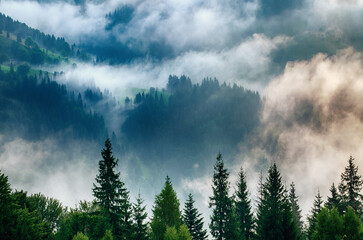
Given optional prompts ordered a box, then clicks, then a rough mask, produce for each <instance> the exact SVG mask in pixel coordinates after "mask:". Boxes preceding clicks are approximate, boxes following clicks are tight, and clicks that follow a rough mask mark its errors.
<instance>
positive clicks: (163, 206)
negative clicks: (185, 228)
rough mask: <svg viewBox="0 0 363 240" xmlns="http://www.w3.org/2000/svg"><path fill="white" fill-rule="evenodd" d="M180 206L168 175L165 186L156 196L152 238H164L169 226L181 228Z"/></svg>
mask: <svg viewBox="0 0 363 240" xmlns="http://www.w3.org/2000/svg"><path fill="white" fill-rule="evenodd" d="M179 207H180V204H179V200H178V198H177V195H176V192H175V190H174V189H173V185H172V184H171V181H170V178H169V176H167V177H166V180H165V185H164V188H163V189H162V190H161V193H160V194H159V195H157V196H156V198H155V205H154V208H153V218H152V219H151V230H152V231H151V238H152V239H153V240H163V239H164V234H165V233H166V229H167V228H168V227H170V228H172V227H174V228H175V229H179V227H180V225H181V223H182V219H181V213H180V209H179Z"/></svg>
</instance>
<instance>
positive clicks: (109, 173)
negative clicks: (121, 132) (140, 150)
mask: <svg viewBox="0 0 363 240" xmlns="http://www.w3.org/2000/svg"><path fill="white" fill-rule="evenodd" d="M101 155H102V160H100V162H99V174H98V175H97V176H96V182H97V185H96V184H93V195H94V196H95V197H96V199H97V203H98V204H99V206H100V207H101V208H102V210H103V212H104V214H105V216H106V217H107V218H108V219H109V222H110V224H111V226H112V228H113V229H112V230H113V233H114V236H115V237H116V238H117V239H128V238H129V237H130V234H131V204H130V201H129V193H128V191H127V189H126V188H125V184H124V183H123V182H122V181H121V180H120V173H115V168H116V167H117V165H118V159H115V157H114V156H113V154H112V144H111V141H110V139H109V138H107V139H106V142H105V148H104V149H103V150H102V152H101Z"/></svg>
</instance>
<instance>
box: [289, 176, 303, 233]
mask: <svg viewBox="0 0 363 240" xmlns="http://www.w3.org/2000/svg"><path fill="white" fill-rule="evenodd" d="M289 200H290V203H291V209H292V213H293V216H294V218H295V222H296V224H297V227H298V228H299V232H300V235H301V234H302V233H303V232H302V231H303V227H304V223H303V221H302V218H301V210H300V206H299V202H298V197H297V196H296V189H295V184H294V182H292V183H291V185H290V193H289Z"/></svg>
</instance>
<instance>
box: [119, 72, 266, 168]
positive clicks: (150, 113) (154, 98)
mask: <svg viewBox="0 0 363 240" xmlns="http://www.w3.org/2000/svg"><path fill="white" fill-rule="evenodd" d="M126 105H129V107H131V106H132V107H131V109H130V110H127V111H126V119H125V121H124V123H123V124H122V133H123V135H124V136H125V142H126V143H127V144H129V145H130V146H131V147H132V149H133V151H134V152H135V154H137V155H138V156H140V158H141V159H148V161H150V160H152V161H154V162H157V163H158V164H163V163H164V162H168V163H167V164H170V165H171V164H174V165H175V166H178V168H189V167H191V166H192V165H194V164H196V163H197V164H203V163H204V161H205V160H206V159H208V158H210V157H212V156H210V154H211V153H213V152H214V149H220V150H221V151H223V152H226V153H228V154H227V155H228V157H230V156H231V155H232V154H233V153H235V151H236V149H237V144H238V143H239V142H241V141H242V140H243V139H244V137H245V136H246V135H248V134H249V133H251V131H253V129H254V128H255V127H256V126H258V124H259V111H260V108H261V100H260V96H259V94H258V93H257V92H253V91H250V90H247V89H244V88H243V87H239V86H237V85H233V86H230V85H227V84H225V83H223V84H220V83H219V82H218V80H216V79H204V80H203V81H202V83H201V84H193V83H192V81H191V79H189V78H188V77H186V76H181V77H180V78H179V77H177V76H170V77H169V81H168V84H167V86H166V88H165V89H163V90H157V89H154V88H151V89H150V90H149V91H148V92H147V93H145V92H142V93H138V94H136V96H135V97H134V98H133V99H132V100H131V99H130V98H127V99H126ZM170 156H173V157H172V158H170ZM167 159H168V160H167Z"/></svg>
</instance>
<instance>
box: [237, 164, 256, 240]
mask: <svg viewBox="0 0 363 240" xmlns="http://www.w3.org/2000/svg"><path fill="white" fill-rule="evenodd" d="M238 176H239V181H238V182H237V191H236V200H235V205H236V215H237V224H238V236H239V239H244V240H248V239H253V236H254V232H253V230H254V219H253V214H252V211H251V201H250V200H249V199H248V190H247V183H246V180H245V175H244V172H243V169H242V168H241V171H240V172H239V175H238Z"/></svg>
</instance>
